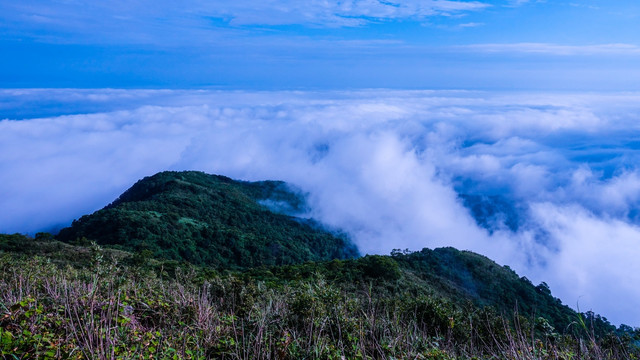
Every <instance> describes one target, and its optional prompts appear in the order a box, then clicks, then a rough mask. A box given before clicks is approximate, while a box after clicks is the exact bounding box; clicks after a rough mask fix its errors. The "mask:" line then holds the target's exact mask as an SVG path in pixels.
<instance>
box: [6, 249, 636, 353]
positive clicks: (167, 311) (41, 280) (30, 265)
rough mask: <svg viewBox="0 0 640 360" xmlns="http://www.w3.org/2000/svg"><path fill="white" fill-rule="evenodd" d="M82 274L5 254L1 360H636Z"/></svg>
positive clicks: (539, 322) (175, 276)
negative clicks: (3, 359)
mask: <svg viewBox="0 0 640 360" xmlns="http://www.w3.org/2000/svg"><path fill="white" fill-rule="evenodd" d="M88 262H89V265H87V266H86V267H80V268H74V267H71V266H69V265H62V264H56V263H53V262H51V260H50V259H48V258H45V257H38V256H29V257H24V256H23V257H20V256H17V255H14V254H8V253H7V254H4V255H0V329H1V330H0V354H2V356H3V357H4V358H5V359H443V360H444V359H514V360H515V359H541V360H542V359H567V360H568V359H634V358H638V349H637V347H635V346H634V345H633V341H632V339H630V338H629V339H625V338H621V337H611V338H596V337H594V336H590V334H592V332H590V331H589V330H590V329H589V324H588V321H586V320H584V319H582V318H579V319H576V322H575V324H574V326H573V327H572V328H570V329H566V330H567V331H563V333H562V332H560V331H557V330H556V329H553V327H551V326H550V325H549V323H548V322H546V321H545V320H544V319H542V318H535V317H528V316H527V317H525V316H521V315H519V314H518V313H517V312H514V313H512V314H509V316H504V315H503V314H500V313H498V312H497V311H496V310H493V309H491V308H488V307H485V308H480V307H476V306H473V305H471V304H469V305H468V306H466V307H464V306H463V307H460V306H457V305H455V304H453V303H452V302H450V301H448V300H447V299H444V298H438V297H436V296H429V295H421V296H413V295H409V294H404V295H402V294H394V295H390V294H389V293H387V292H383V291H379V288H380V287H379V286H378V284H376V283H375V282H374V281H373V280H372V281H370V282H368V283H366V282H363V283H361V284H360V285H358V286H350V287H349V286H344V285H340V284H338V283H335V282H332V281H328V280H326V279H325V278H323V277H322V276H320V275H318V276H315V277H313V278H310V279H301V280H291V281H286V282H268V281H263V280H258V279H256V278H255V277H252V276H250V275H249V274H247V273H244V274H243V273H228V274H220V273H215V272H212V273H207V274H206V276H203V274H202V272H200V271H198V269H197V268H194V267H190V266H184V267H178V268H176V269H175V270H172V271H171V272H168V271H164V270H163V268H162V266H160V268H159V270H154V268H152V267H149V266H147V265H145V264H142V265H139V266H132V265H128V264H127V263H126V262H125V261H123V259H122V258H121V257H117V256H115V257H114V256H113V253H110V252H106V251H104V250H103V249H101V248H100V247H98V246H95V245H94V246H92V247H91V248H89V260H88Z"/></svg>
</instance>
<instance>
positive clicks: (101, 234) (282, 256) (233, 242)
mask: <svg viewBox="0 0 640 360" xmlns="http://www.w3.org/2000/svg"><path fill="white" fill-rule="evenodd" d="M264 204H270V205H271V208H274V207H277V208H278V209H279V210H280V211H282V210H284V211H285V212H287V211H289V212H295V211H299V210H300V209H301V207H302V206H304V202H303V200H302V199H301V197H300V196H298V195H297V194H295V193H293V192H292V191H290V190H289V189H288V188H287V186H286V184H285V183H283V182H275V181H262V182H243V181H235V180H232V179H230V178H227V177H224V176H216V175H208V174H205V173H202V172H195V171H187V172H162V173H158V174H156V175H153V176H150V177H146V178H144V179H142V180H140V181H138V182H137V183H136V184H135V185H133V186H132V187H131V188H130V189H129V190H127V191H126V192H124V193H123V194H122V195H121V196H120V197H119V198H118V199H117V200H116V201H114V202H113V203H112V204H110V205H108V206H107V207H105V208H103V209H101V210H99V211H97V212H95V213H93V214H91V215H86V216H83V217H81V218H80V219H79V220H76V221H74V222H73V224H72V225H71V226H70V227H68V228H65V229H62V230H61V231H60V233H59V234H58V236H57V238H58V239H59V240H62V241H65V242H75V241H78V240H79V239H83V238H86V239H88V240H94V241H96V242H97V243H98V244H101V245H107V246H110V247H115V248H119V249H122V250H128V251H145V250H147V251H150V252H151V253H152V255H153V256H156V257H162V258H166V259H172V260H183V261H188V262H191V263H194V264H199V265H207V266H211V267H216V268H247V267H253V266H259V265H280V264H293V263H301V262H305V261H318V260H331V259H336V258H349V257H354V256H357V250H356V249H355V247H354V246H353V245H352V244H350V242H349V241H348V239H347V238H346V237H345V236H337V235H334V234H332V233H329V232H327V231H325V230H323V229H322V228H321V227H320V226H319V225H318V224H316V223H315V222H313V221H311V220H306V219H300V218H296V217H293V216H290V215H286V214H282V213H276V212H274V211H272V210H270V209H269V208H268V207H267V206H266V205H264Z"/></svg>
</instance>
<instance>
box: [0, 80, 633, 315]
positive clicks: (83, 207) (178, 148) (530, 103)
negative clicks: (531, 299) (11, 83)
mask: <svg viewBox="0 0 640 360" xmlns="http://www.w3.org/2000/svg"><path fill="white" fill-rule="evenodd" d="M639 100H640V94H636V93H628V94H544V93H537V94H524V93H523V94H516V95H513V94H512V95H506V94H501V93H480V92H463V91H383V90H368V91H365V90H363V91H357V92H349V91H342V92H338V91H333V92H231V91H177V90H163V91H158V90H154V91H151V90H149V91H143V90H131V91H126V90H20V91H18V90H4V91H2V92H0V104H4V105H3V107H2V108H0V111H1V113H0V114H2V116H3V117H6V118H7V119H6V120H2V121H0V208H2V209H3V212H2V215H0V231H1V232H35V231H39V230H46V229H50V228H52V227H56V226H61V225H66V224H68V223H69V222H70V221H71V220H72V219H73V218H76V217H78V216H80V215H82V214H86V213H89V212H92V211H94V210H96V209H99V208H100V207H102V206H104V205H106V204H107V203H109V202H110V201H112V200H113V199H115V197H117V195H119V194H120V193H121V192H122V191H124V190H125V189H126V188H128V187H129V186H130V185H131V184H132V183H133V182H135V181H136V180H137V179H139V178H141V177H143V176H146V175H150V174H153V173H155V172H157V171H161V170H167V169H172V170H183V169H195V170H202V171H206V172H210V173H219V174H224V175H227V176H231V177H234V178H240V179H246V180H262V179H280V180H285V181H288V182H290V183H292V184H294V185H296V186H298V187H300V188H301V189H302V190H304V191H305V192H307V193H308V194H309V203H310V205H311V210H310V213H309V214H306V215H307V216H313V217H315V218H318V219H319V220H321V221H323V222H324V223H326V224H327V225H329V226H332V227H337V228H341V229H344V230H346V231H347V232H348V233H350V234H351V236H352V237H353V239H354V241H356V243H357V244H358V246H359V247H360V249H361V251H362V252H364V253H388V252H389V251H391V250H392V249H394V248H399V249H405V248H409V249H412V250H418V249H421V248H422V247H438V246H455V247H458V248H461V249H470V250H473V251H477V252H479V253H482V254H485V255H487V256H489V257H491V258H492V259H495V260H496V261H498V262H499V263H501V264H508V265H510V266H512V267H513V268H515V269H516V270H517V271H518V272H519V273H520V274H521V275H526V276H527V277H529V278H531V279H532V280H533V281H534V282H540V281H546V282H547V283H548V284H549V285H550V286H551V289H552V291H553V292H554V294H555V295H557V296H560V297H561V298H562V299H563V301H564V302H565V303H567V304H569V305H571V306H574V305H575V304H576V303H577V302H579V304H580V308H581V310H583V311H584V310H589V309H593V310H594V311H596V312H599V313H602V314H604V315H605V316H606V317H608V318H609V319H611V320H613V321H615V322H617V323H621V322H624V323H630V324H632V325H640V310H638V309H637V307H634V306H630V305H629V306H627V304H636V303H638V302H639V301H640V289H638V287H637V286H634V285H635V284H638V283H639V280H640V275H638V274H640V271H639V270H640V265H639V263H638V262H637V258H638V256H640V247H639V246H638V241H640V240H638V239H640V226H639V224H640V213H639V212H638V209H639V205H640V170H639V169H638V166H637V164H639V163H640V158H639V155H638V149H639V148H640V142H639V141H638V140H637V139H638V135H639V134H640V125H638V124H640V121H638V120H639V119H638V118H639V117H640V116H639V115H638V114H640V111H638V110H640V109H639V107H640V105H638V104H640V101H639ZM26 105H28V107H29V108H31V109H40V110H34V111H25V110H23V109H24V108H25V107H26ZM38 111H41V114H40V116H38ZM12 114H13V115H12ZM465 196H466V197H467V198H469V196H471V197H473V196H475V197H476V198H483V199H485V200H486V199H493V200H487V201H484V202H483V203H482V206H484V207H486V208H487V209H490V210H491V211H493V213H494V215H495V216H494V217H493V218H492V220H491V221H485V222H482V221H479V220H478V219H474V217H473V213H472V211H470V210H469V208H467V206H469V203H468V202H465V201H464V200H463V199H464V198H465ZM504 204H507V205H504ZM505 207H508V208H509V209H506V208H505ZM476 216H477V214H476ZM510 217H511V218H514V217H515V218H516V219H515V220H514V219H509V218H510ZM511 220H513V221H512V223H513V222H515V223H517V226H511V225H508V224H506V223H505V222H507V223H509V221H511ZM478 223H481V224H482V225H478ZM512 223H509V224H512Z"/></svg>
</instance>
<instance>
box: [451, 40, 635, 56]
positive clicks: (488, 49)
mask: <svg viewBox="0 0 640 360" xmlns="http://www.w3.org/2000/svg"><path fill="white" fill-rule="evenodd" d="M458 48H460V49H467V50H471V51H474V52H482V53H523V54H542V55H556V56H578V55H582V56H584V55H634V56H636V55H640V46H638V45H636V44H596V45H559V44H549V43H505V44H473V45H465V46H459V47H458Z"/></svg>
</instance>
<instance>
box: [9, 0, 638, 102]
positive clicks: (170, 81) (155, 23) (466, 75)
mask: <svg viewBox="0 0 640 360" xmlns="http://www.w3.org/2000/svg"><path fill="white" fill-rule="evenodd" d="M638 34H640V4H639V3H638V2H636V1H632V0H614V1H597V0H586V1H535V0H530V1H518V0H504V1H481V0H479V1H450V0H439V1H438V0H422V1H419V0H407V1H378V0H362V1H359V0H350V1H337V0H327V1H320V0H315V1H295V0H279V1H250V0H242V1H233V2H229V1H202V0H187V1H182V2H179V3H178V2H174V1H164V0H161V1H151V0H138V1H109V2H97V1H82V0H61V1H41V0H24V1H13V2H10V1H4V2H0V52H1V53H2V54H4V56H2V57H0V81H1V83H0V86H2V87H5V88H12V87H14V88H15V87H92V88H99V87H116V88H122V87H126V88H136V87H138V88H139V87H155V88H167V87H170V88H185V87H204V86H207V87H209V86H212V87H231V88H259V89H274V88H276V89H282V88H367V87H377V88H438V89H442V88H444V89H447V88H467V89H468V88H474V89H524V90H530V89H543V90H549V89H552V90H636V89H638V87H640V85H637V84H640V65H638V64H640V42H639V40H638V36H639V35H638Z"/></svg>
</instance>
